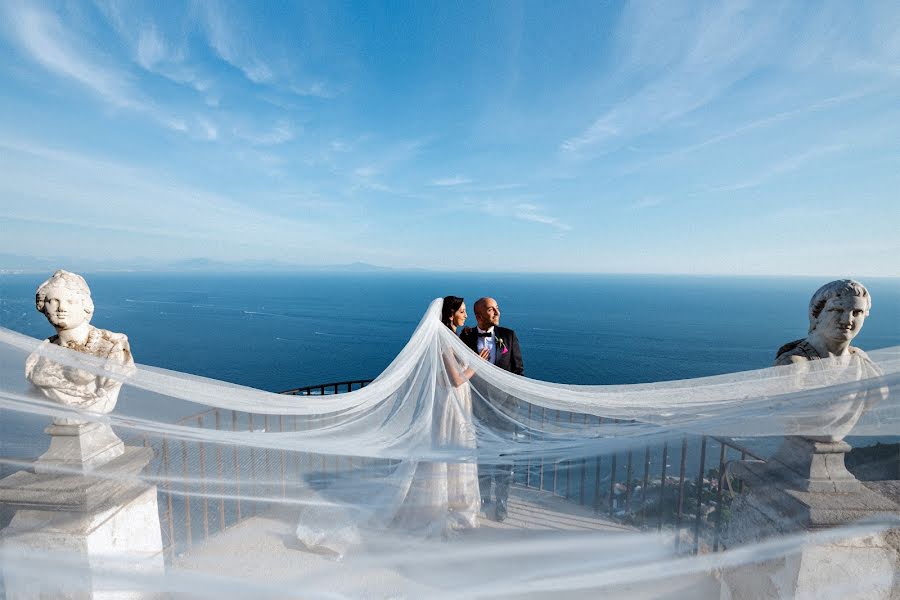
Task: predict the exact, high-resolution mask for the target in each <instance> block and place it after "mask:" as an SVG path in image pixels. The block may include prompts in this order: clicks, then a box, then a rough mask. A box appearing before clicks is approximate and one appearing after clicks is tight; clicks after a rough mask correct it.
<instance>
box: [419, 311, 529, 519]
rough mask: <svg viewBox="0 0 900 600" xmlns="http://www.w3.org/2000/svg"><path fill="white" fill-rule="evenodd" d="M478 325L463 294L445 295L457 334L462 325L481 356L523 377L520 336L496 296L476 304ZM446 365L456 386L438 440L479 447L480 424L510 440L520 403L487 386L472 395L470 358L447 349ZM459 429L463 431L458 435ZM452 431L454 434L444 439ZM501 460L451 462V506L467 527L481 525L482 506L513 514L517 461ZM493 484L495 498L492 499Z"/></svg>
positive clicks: (446, 316)
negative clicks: (505, 320) (471, 322)
mask: <svg viewBox="0 0 900 600" xmlns="http://www.w3.org/2000/svg"><path fill="white" fill-rule="evenodd" d="M473 308H474V311H475V321H476V323H477V326H476V327H466V326H465V322H466V318H467V317H468V315H467V313H466V304H465V302H464V301H463V299H462V298H460V297H458V296H447V297H446V298H444V302H443V307H442V310H441V321H442V322H443V323H444V324H445V325H446V326H447V327H449V328H450V329H451V330H452V331H453V332H454V333H456V332H457V329H458V328H460V327H462V328H463V329H462V331H461V333H460V334H459V338H460V340H461V341H462V342H463V343H464V344H465V345H466V346H468V347H469V349H470V350H472V351H473V352H474V353H475V354H477V355H478V358H474V357H473V360H486V361H488V362H490V363H491V364H493V365H495V366H497V367H499V368H501V369H504V370H506V371H509V372H511V373H515V374H516V375H522V374H524V372H525V366H524V364H523V362H522V352H521V350H520V349H519V340H518V338H517V337H516V333H515V332H514V331H513V330H512V329H508V328H506V327H500V307H499V306H498V305H497V301H496V300H494V299H493V298H489V297H485V298H479V299H478V300H476V301H475V304H474V307H473ZM443 358H444V366H445V368H446V371H447V375H448V382H449V384H450V385H451V387H452V389H451V393H450V394H448V396H447V397H448V401H447V402H445V403H444V406H443V407H441V410H440V414H441V419H440V420H438V421H436V425H437V427H436V431H435V440H436V441H437V442H438V444H444V443H446V444H448V445H461V446H462V447H466V448H473V449H474V448H477V445H478V440H477V437H476V435H475V431H476V429H475V423H476V422H477V423H479V424H480V426H481V428H482V431H491V432H492V433H493V434H497V435H500V436H501V437H506V438H509V437H511V435H512V434H513V429H514V427H513V423H514V415H515V413H516V412H517V410H518V403H517V401H516V400H515V399H514V398H511V397H510V396H508V395H507V394H492V393H490V391H489V390H488V389H487V386H484V387H482V389H481V393H477V394H475V397H474V399H473V394H472V386H471V384H470V382H469V380H470V379H471V378H472V377H473V375H474V374H475V372H474V370H473V369H472V368H471V367H470V366H469V364H468V363H469V360H468V358H467V357H461V356H458V355H457V354H456V353H455V352H454V351H453V350H452V349H450V348H448V349H446V350H445V351H444V353H443ZM457 432H459V433H461V435H457V436H456V437H454V434H456V433H457ZM445 435H449V438H445V437H444V436H445ZM496 462H498V461H480V462H479V463H478V464H477V465H473V464H470V463H458V464H454V465H448V470H447V483H448V491H450V492H451V493H450V495H449V496H448V509H449V510H450V511H451V513H452V514H454V515H455V516H456V517H457V519H456V522H457V523H459V524H460V525H462V526H464V527H465V526H468V527H475V526H477V515H478V512H479V510H482V511H485V512H487V511H488V510H489V509H490V507H491V506H493V516H494V518H495V519H496V520H497V521H503V520H504V519H505V518H506V516H507V513H508V506H507V502H508V498H509V486H510V484H511V482H512V477H513V465H512V464H495V463H496ZM492 487H493V497H494V502H493V504H492V503H491V488H492Z"/></svg>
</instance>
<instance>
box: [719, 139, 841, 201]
mask: <svg viewBox="0 0 900 600" xmlns="http://www.w3.org/2000/svg"><path fill="white" fill-rule="evenodd" d="M844 148H845V146H844V145H842V144H829V145H825V146H817V147H814V148H810V149H809V150H806V151H804V152H800V153H799V154H791V155H789V156H785V157H784V158H782V159H780V160H779V161H777V162H775V163H773V164H771V165H770V166H768V167H766V168H765V169H763V170H761V171H760V172H758V173H757V174H756V175H754V176H753V177H750V178H748V179H745V180H743V181H739V182H737V183H733V184H728V185H723V186H716V187H713V188H712V189H710V190H709V191H713V192H735V191H738V190H746V189H750V188H755V187H759V186H761V185H763V184H765V183H768V182H769V181H771V180H772V179H775V178H776V177H779V176H781V175H785V174H787V173H791V172H794V171H799V170H800V169H802V168H804V167H805V166H806V165H807V164H809V163H812V162H815V161H816V160H818V159H820V158H822V157H823V156H827V155H829V154H835V153H837V152H841V151H842V150H844Z"/></svg>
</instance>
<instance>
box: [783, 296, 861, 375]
mask: <svg viewBox="0 0 900 600" xmlns="http://www.w3.org/2000/svg"><path fill="white" fill-rule="evenodd" d="M871 308H872V297H871V296H870V295H869V290H867V289H866V287H865V286H864V285H863V284H861V283H859V282H858V281H854V280H852V279H839V280H837V281H832V282H829V283H826V284H825V285H823V286H822V287H820V288H819V289H818V290H817V291H816V293H815V294H813V296H812V298H811V299H810V301H809V334H808V335H807V336H806V338H804V339H799V340H794V341H792V342H788V343H787V344H785V345H784V346H782V347H781V348H779V349H778V352H776V356H775V366H779V365H791V364H798V363H805V362H807V361H811V360H818V359H822V358H832V357H839V356H848V355H857V356H859V358H867V357H866V354H865V352H863V351H862V350H860V349H859V348H855V347H853V346H851V345H850V342H851V341H853V338H855V337H856V336H857V334H858V333H859V332H860V330H861V329H862V326H863V323H864V322H865V320H866V317H867V316H869V311H870V310H871Z"/></svg>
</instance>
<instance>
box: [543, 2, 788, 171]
mask: <svg viewBox="0 0 900 600" xmlns="http://www.w3.org/2000/svg"><path fill="white" fill-rule="evenodd" d="M779 18H780V16H779V11H778V10H773V9H771V8H770V7H769V6H765V7H763V6H760V7H757V8H756V9H753V8H752V7H749V6H745V5H743V4H742V3H740V2H727V3H713V4H712V5H710V6H699V5H697V6H695V5H694V4H677V3H670V2H659V3H650V2H639V3H634V4H630V5H628V6H627V8H626V13H625V15H624V16H623V18H622V22H621V26H620V31H619V32H618V38H619V40H620V41H621V43H623V44H624V49H623V51H622V52H623V53H624V55H625V57H624V59H623V61H622V67H621V69H620V72H619V73H617V74H616V75H615V76H613V77H612V78H611V79H612V80H613V81H617V82H622V81H643V82H645V83H643V84H641V85H639V86H638V88H637V90H636V91H634V92H633V93H631V94H629V95H627V96H625V97H624V98H620V99H619V100H618V101H617V102H616V103H615V104H614V105H613V106H612V107H611V108H609V109H608V110H606V111H604V112H603V113H601V115H600V116H599V117H597V118H595V119H594V120H593V122H592V123H591V124H590V125H589V126H588V127H587V128H586V129H584V130H583V131H582V132H581V133H579V134H576V135H574V136H572V137H569V138H568V139H566V140H564V141H563V142H562V144H561V146H560V147H561V149H562V150H563V152H564V153H566V154H569V155H578V154H579V153H581V152H583V151H587V150H590V149H592V148H594V147H597V146H602V145H603V144H605V143H608V142H611V141H613V140H614V139H617V138H623V139H627V138H630V137H633V136H636V135H641V134H643V133H646V132H649V131H653V130H655V129H657V128H659V127H660V126H662V125H664V124H666V123H668V122H670V121H672V120H674V119H677V118H679V117H681V116H683V115H685V114H687V113H689V112H691V111H693V110H696V109H697V108H699V107H701V106H704V105H706V104H708V103H709V102H711V101H713V100H714V99H715V98H717V97H718V96H720V95H721V94H722V93H723V92H724V91H726V90H727V89H728V88H729V87H730V86H732V85H733V84H734V83H735V82H737V81H739V80H741V79H742V78H744V77H745V76H746V75H747V74H749V73H750V72H752V71H753V70H754V69H755V68H756V67H758V66H759V65H760V64H762V62H763V61H764V59H765V57H766V55H767V54H766V53H768V52H769V51H770V49H771V48H772V47H777V45H778V44H777V43H776V42H777V41H778V40H777V39H776V38H777V35H776V34H777V33H778V27H777V26H778V24H779ZM675 24H677V25H675ZM673 32H677V33H675V34H674V35H673Z"/></svg>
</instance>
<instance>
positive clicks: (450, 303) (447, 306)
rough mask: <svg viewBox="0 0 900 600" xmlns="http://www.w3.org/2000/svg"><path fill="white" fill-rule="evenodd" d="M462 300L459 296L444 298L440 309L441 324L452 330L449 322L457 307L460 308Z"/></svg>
mask: <svg viewBox="0 0 900 600" xmlns="http://www.w3.org/2000/svg"><path fill="white" fill-rule="evenodd" d="M462 303H463V299H462V298H460V297H459V296H447V297H445V298H444V305H443V306H442V307H441V323H443V324H444V325H446V326H447V327H449V328H450V329H453V325H452V324H451V320H452V319H453V315H454V314H455V313H456V311H458V310H459V307H460V306H462Z"/></svg>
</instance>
